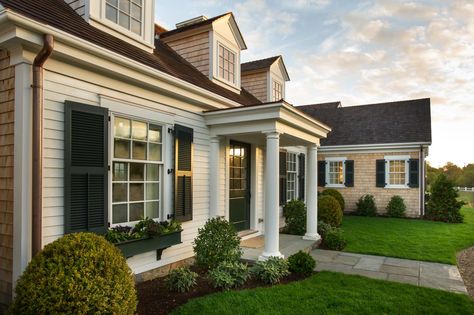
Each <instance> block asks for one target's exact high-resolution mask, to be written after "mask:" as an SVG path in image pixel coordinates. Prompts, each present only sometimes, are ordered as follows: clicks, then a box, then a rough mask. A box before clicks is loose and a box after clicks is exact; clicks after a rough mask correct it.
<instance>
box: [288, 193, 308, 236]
mask: <svg viewBox="0 0 474 315" xmlns="http://www.w3.org/2000/svg"><path fill="white" fill-rule="evenodd" d="M283 216H284V217H285V229H284V232H285V233H287V234H293V235H304V233H305V232H306V206H305V204H304V202H303V201H301V200H291V201H289V202H288V203H287V204H286V205H285V206H284V207H283Z"/></svg>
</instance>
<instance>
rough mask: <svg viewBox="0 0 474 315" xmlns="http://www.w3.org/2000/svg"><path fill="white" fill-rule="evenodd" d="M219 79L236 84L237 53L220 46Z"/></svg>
mask: <svg viewBox="0 0 474 315" xmlns="http://www.w3.org/2000/svg"><path fill="white" fill-rule="evenodd" d="M219 77H220V78H222V79H224V80H226V81H229V82H231V83H235V53H233V52H232V51H230V50H229V49H227V48H225V47H224V46H222V45H219Z"/></svg>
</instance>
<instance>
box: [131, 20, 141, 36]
mask: <svg viewBox="0 0 474 315" xmlns="http://www.w3.org/2000/svg"><path fill="white" fill-rule="evenodd" d="M130 30H131V31H132V32H134V33H135V34H138V35H141V34H142V23H140V22H139V21H137V20H134V19H132V27H131V28H130Z"/></svg>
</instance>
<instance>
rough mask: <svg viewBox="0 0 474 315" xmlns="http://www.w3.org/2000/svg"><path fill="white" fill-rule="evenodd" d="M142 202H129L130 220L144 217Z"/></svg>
mask: <svg viewBox="0 0 474 315" xmlns="http://www.w3.org/2000/svg"><path fill="white" fill-rule="evenodd" d="M144 210H145V209H144V204H143V202H139V203H131V204H130V221H139V220H142V219H144V218H145V216H144Z"/></svg>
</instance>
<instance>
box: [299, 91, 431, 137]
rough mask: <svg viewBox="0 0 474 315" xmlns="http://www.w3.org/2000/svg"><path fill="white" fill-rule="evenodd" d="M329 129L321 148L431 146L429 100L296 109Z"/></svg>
mask: <svg viewBox="0 0 474 315" xmlns="http://www.w3.org/2000/svg"><path fill="white" fill-rule="evenodd" d="M297 108H298V109H299V110H301V111H303V112H305V113H306V114H308V115H311V116H312V117H314V118H316V119H318V120H319V121H321V122H323V123H325V124H327V125H329V126H330V127H331V128H332V131H331V132H330V133H329V135H328V137H327V138H326V139H321V145H322V146H333V145H359V144H390V143H414V142H428V143H431V109H430V99H429V98H425V99H417V100H407V101H398V102H390V103H379V104H370V105H358V106H347V107H341V106H340V102H333V103H324V104H313V105H304V106H298V107H297Z"/></svg>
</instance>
